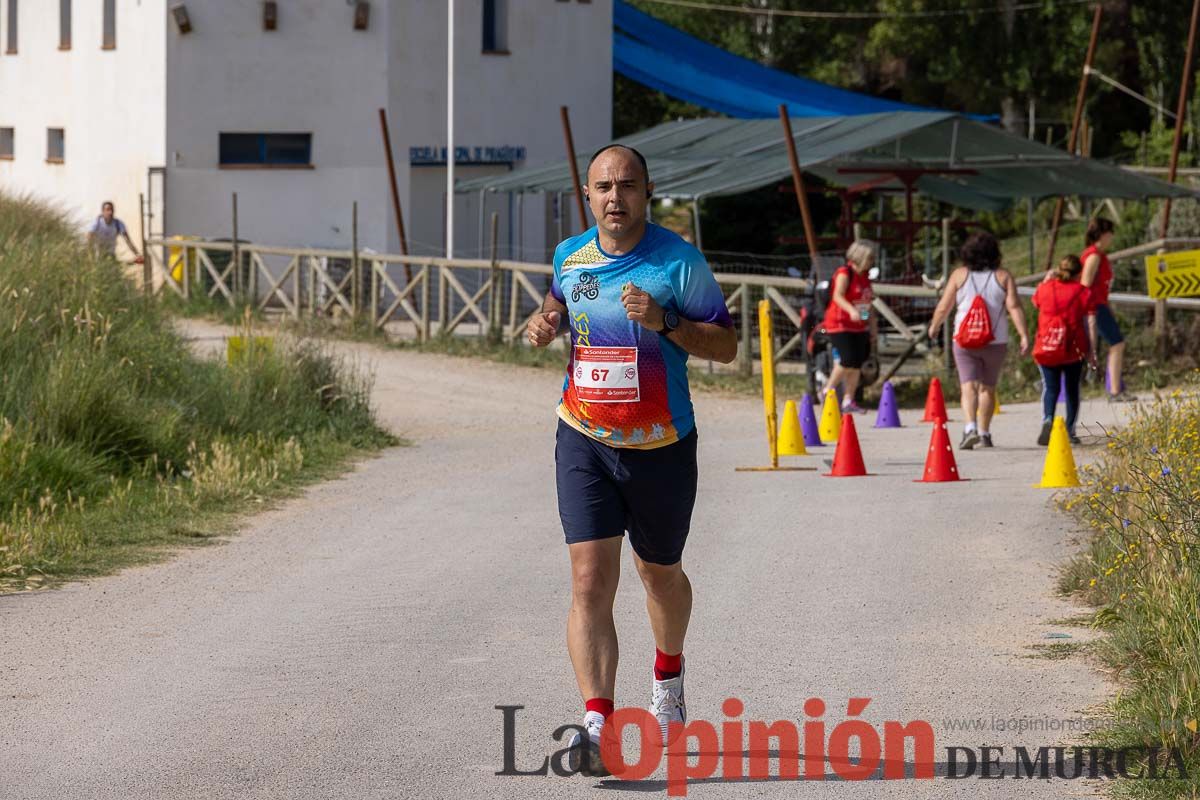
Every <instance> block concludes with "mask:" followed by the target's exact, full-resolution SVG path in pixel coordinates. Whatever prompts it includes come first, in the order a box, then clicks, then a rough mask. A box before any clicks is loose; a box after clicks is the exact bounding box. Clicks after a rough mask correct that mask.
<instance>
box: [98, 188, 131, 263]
mask: <svg viewBox="0 0 1200 800" xmlns="http://www.w3.org/2000/svg"><path fill="white" fill-rule="evenodd" d="M118 236H121V237H123V238H124V239H125V244H126V245H128V246H129V249H130V251H131V252H132V253H133V255H134V256H135V260H136V261H137V262H138V263H141V260H142V256H141V254H140V253H138V250H137V248H136V247H134V246H133V239H130V238H129V229H128V228H126V227H125V223H124V222H121V220H119V219H117V218H116V216H114V208H113V204H112V201H111V200H105V201H104V202H103V203H101V204H100V216H98V217H96V221H95V222H93V223H92V224H91V226H89V227H88V230H87V240H88V246H89V247H91V248H93V249H94V250H95V251H96V252H97V253H98V254H99V255H102V256H110V257H112V256H115V255H116V253H117V237H118Z"/></svg>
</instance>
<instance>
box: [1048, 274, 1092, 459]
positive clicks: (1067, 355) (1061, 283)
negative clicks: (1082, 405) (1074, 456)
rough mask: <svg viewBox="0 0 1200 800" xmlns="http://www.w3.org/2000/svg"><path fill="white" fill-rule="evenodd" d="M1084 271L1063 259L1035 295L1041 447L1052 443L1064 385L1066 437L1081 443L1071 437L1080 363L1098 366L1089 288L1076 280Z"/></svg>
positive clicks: (1077, 400)
mask: <svg viewBox="0 0 1200 800" xmlns="http://www.w3.org/2000/svg"><path fill="white" fill-rule="evenodd" d="M1082 272H1083V264H1081V263H1080V262H1079V259H1078V258H1076V257H1075V256H1067V257H1066V258H1064V259H1063V260H1062V261H1060V262H1059V264H1058V266H1057V267H1056V268H1055V269H1054V271H1053V272H1051V273H1050V274H1049V275H1048V276H1046V280H1044V281H1042V284H1041V285H1040V286H1038V288H1037V292H1036V293H1035V294H1034V295H1033V304H1034V305H1035V306H1037V309H1038V328H1037V337H1036V339H1035V343H1034V347H1033V360H1034V361H1036V362H1037V365H1038V368H1039V369H1041V371H1042V431H1041V433H1040V434H1038V440H1037V441H1038V444H1040V445H1042V446H1043V447H1044V446H1046V445H1047V444H1049V442H1050V431H1051V429H1052V427H1053V424H1054V410H1055V407H1056V406H1057V404H1058V392H1059V387H1060V386H1063V385H1065V386H1066V394H1067V420H1066V422H1067V435H1068V436H1070V438H1071V442H1072V443H1073V444H1078V443H1079V439H1078V437H1076V436H1075V420H1076V419H1077V418H1078V417H1079V378H1080V376H1082V375H1083V362H1084V359H1087V361H1088V363H1090V364H1092V366H1095V364H1096V351H1095V349H1094V348H1093V347H1092V343H1091V337H1090V336H1089V335H1088V326H1090V325H1092V324H1094V323H1092V321H1091V317H1092V303H1091V300H1090V298H1089V294H1090V292H1089V291H1088V288H1087V287H1086V286H1084V285H1083V284H1082V283H1080V280H1079V278H1080V275H1081V274H1082Z"/></svg>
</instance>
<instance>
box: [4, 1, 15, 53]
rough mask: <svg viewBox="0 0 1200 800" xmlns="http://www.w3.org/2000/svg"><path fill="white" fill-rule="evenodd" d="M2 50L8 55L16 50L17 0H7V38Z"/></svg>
mask: <svg viewBox="0 0 1200 800" xmlns="http://www.w3.org/2000/svg"><path fill="white" fill-rule="evenodd" d="M4 52H6V53H8V54H10V55H11V54H13V53H15V52H17V0H8V39H7V41H6V43H5V46H4Z"/></svg>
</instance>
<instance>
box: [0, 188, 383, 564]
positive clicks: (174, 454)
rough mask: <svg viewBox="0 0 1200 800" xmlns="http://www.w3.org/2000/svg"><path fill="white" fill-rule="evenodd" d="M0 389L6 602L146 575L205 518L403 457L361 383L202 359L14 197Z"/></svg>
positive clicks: (295, 362)
mask: <svg viewBox="0 0 1200 800" xmlns="http://www.w3.org/2000/svg"><path fill="white" fill-rule="evenodd" d="M0 376H2V377H3V381H2V382H0V579H4V580H5V581H6V584H5V585H8V586H11V585H12V584H14V583H15V584H17V585H24V584H26V583H28V582H30V581H32V582H37V580H38V579H39V577H40V576H55V575H58V576H65V575H72V574H85V573H91V572H96V571H105V570H107V569H112V568H115V567H117V566H120V565H121V564H123V563H130V562H132V561H137V560H141V559H144V558H145V557H146V556H147V553H148V549H154V548H157V547H159V546H161V545H170V544H172V543H177V542H179V541H186V540H188V539H194V538H197V537H198V536H200V537H202V536H203V534H204V533H205V531H204V530H203V526H202V525H200V524H199V523H200V522H202V521H203V519H204V518H205V517H204V515H205V514H208V513H216V512H217V511H222V510H231V509H234V508H236V507H238V506H239V504H240V503H241V502H242V501H249V500H254V499H258V498H262V497H265V496H270V495H271V494H273V493H276V492H278V491H280V490H281V489H284V488H286V487H287V486H288V485H290V484H292V483H295V482H297V481H301V480H304V479H307V478H309V477H311V476H313V475H316V474H319V473H320V472H322V471H323V470H327V469H330V468H332V467H333V466H335V465H336V464H337V463H338V462H340V461H341V460H343V459H344V458H345V457H347V456H349V455H351V454H352V453H354V452H355V451H356V450H364V449H372V448H378V447H380V446H383V445H386V444H388V443H390V442H392V441H393V439H392V438H391V437H390V435H389V434H387V433H386V432H384V431H383V430H381V429H380V428H379V427H378V426H377V425H376V423H375V420H374V417H373V413H372V410H371V407H370V404H369V402H368V398H369V390H370V384H369V381H368V379H366V378H365V377H364V376H361V375H357V374H355V373H354V372H352V371H350V370H348V369H346V368H345V367H344V365H342V364H340V363H339V362H338V361H336V360H335V359H333V358H331V357H330V356H329V355H328V354H326V353H324V352H322V351H321V350H320V349H319V348H317V347H315V346H313V345H310V344H303V343H296V344H293V345H291V346H286V347H280V348H278V349H276V350H267V349H266V348H258V349H253V350H251V351H250V352H249V353H248V354H247V357H245V358H243V359H241V360H240V361H239V362H238V363H237V364H235V365H233V366H228V365H226V364H224V363H223V362H221V361H217V360H205V359H201V358H198V357H197V356H195V355H194V354H193V353H192V352H190V351H189V349H188V347H187V345H186V343H185V342H184V341H183V340H182V339H181V337H180V336H179V335H178V334H177V333H176V332H175V330H174V328H173V327H172V324H171V319H170V317H169V316H168V314H167V313H166V312H165V311H164V310H163V309H162V307H161V306H160V305H159V304H158V303H157V302H155V301H153V300H148V299H146V298H144V297H143V296H142V295H141V294H140V292H138V291H137V290H136V289H135V288H134V287H133V286H132V285H131V284H130V283H129V282H128V281H127V280H126V278H125V277H124V275H123V273H122V270H121V267H120V265H119V264H117V263H116V262H114V261H113V260H111V259H96V258H93V257H92V256H91V255H90V254H89V253H88V252H87V251H86V249H85V248H84V247H83V246H82V245H81V242H80V241H79V238H78V236H77V235H76V234H75V233H74V232H73V231H72V230H71V229H70V227H69V226H68V225H67V224H66V222H65V221H64V220H63V219H62V217H61V216H59V215H58V214H56V213H55V212H53V211H51V210H50V209H47V208H45V207H42V206H40V205H39V204H37V203H34V202H31V201H28V200H21V199H13V198H7V197H4V196H2V195H0ZM214 522H215V518H214ZM181 534H182V535H181ZM0 588H3V587H0Z"/></svg>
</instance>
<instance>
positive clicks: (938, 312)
mask: <svg viewBox="0 0 1200 800" xmlns="http://www.w3.org/2000/svg"><path fill="white" fill-rule="evenodd" d="M959 258H960V259H961V261H962V263H963V266H961V267H959V268H958V269H956V270H954V272H952V273H950V277H949V278H948V279H947V281H946V288H945V291H943V292H942V299H941V300H940V301H939V302H938V305H937V308H936V309H935V310H934V312H933V318H932V319H931V320H930V321H929V338H930V339H933V338H934V337H936V336H937V333H938V331H939V330H940V329H941V327H942V323H943V322H944V321H945V320H946V317H947V316H949V314H950V309H951V308H954V309H955V318H954V345H953V350H954V364H955V366H956V367H957V368H958V385H959V390H960V395H959V402H960V404H961V405H962V410H963V419H964V420H965V421H966V422H965V424H964V425H963V437H962V441H961V442H960V443H959V445H958V446H959V447H960V448H961V449H963V450H970V449H972V448H974V447H975V446H976V445H981V446H983V447H992V446H993V444H992V429H991V424H992V414H993V413H994V412H995V410H996V385H997V384H998V383H999V381H1000V371H1001V369H1002V368H1003V367H1004V358H1005V356H1006V355H1007V354H1008V317H1011V318H1012V323H1013V326H1014V327H1016V329H1017V335H1018V336H1019V337H1020V347H1021V355H1025V354H1026V353H1028V352H1029V333H1028V330H1027V328H1026V325H1025V312H1024V310H1023V309H1022V308H1021V300H1020V298H1019V297H1017V282H1016V280H1014V279H1013V276H1012V273H1010V272H1009V271H1008V270H1006V269H1004V268H1003V267H1002V266H1001V265H1000V245H999V244H998V243H997V242H996V237H995V236H992V235H991V234H990V233H986V232H979V233H974V234H972V235H971V236H970V237H969V238H968V239H967V241H966V242H965V243H963V246H962V249H961V250H960V251H959ZM1005 311H1007V312H1008V317H1006V316H1005Z"/></svg>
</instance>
